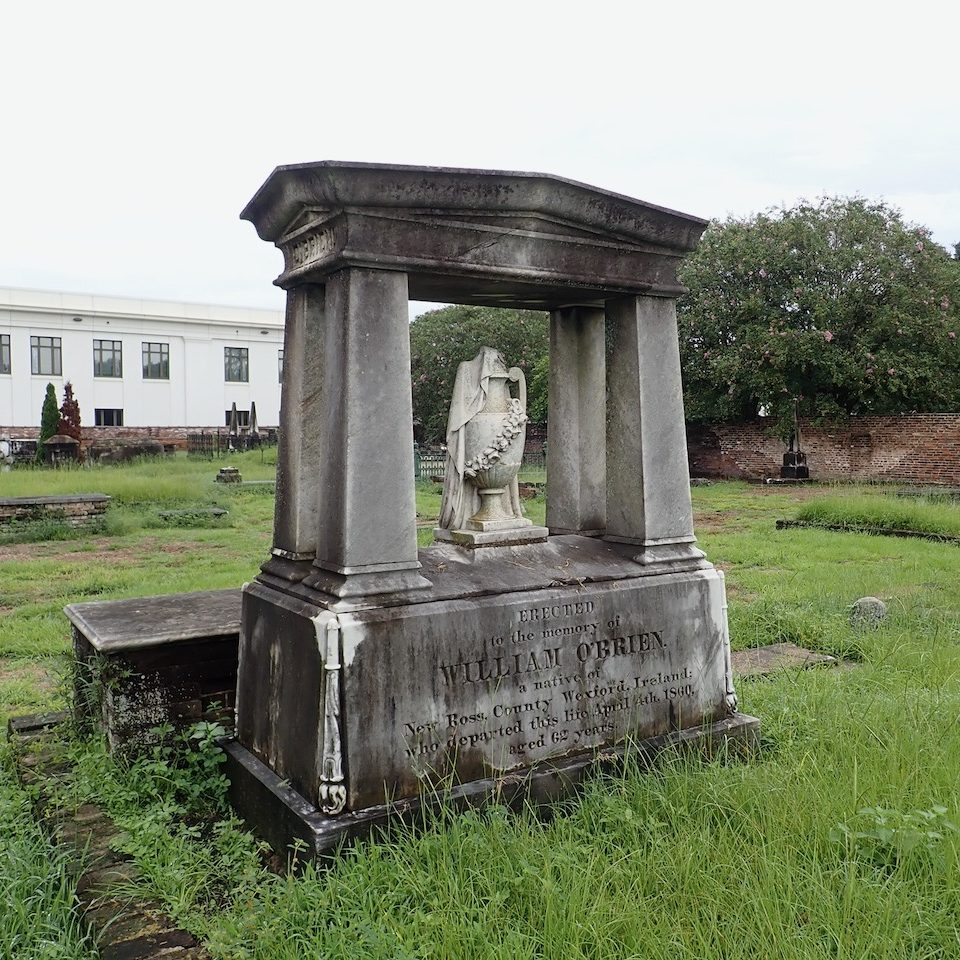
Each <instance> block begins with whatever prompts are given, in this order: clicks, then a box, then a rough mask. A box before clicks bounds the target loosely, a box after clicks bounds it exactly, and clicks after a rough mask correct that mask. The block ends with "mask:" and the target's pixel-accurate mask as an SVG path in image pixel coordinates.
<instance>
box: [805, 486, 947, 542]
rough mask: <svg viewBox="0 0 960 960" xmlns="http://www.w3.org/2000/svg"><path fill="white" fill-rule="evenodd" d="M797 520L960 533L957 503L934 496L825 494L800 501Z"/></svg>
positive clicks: (883, 528)
mask: <svg viewBox="0 0 960 960" xmlns="http://www.w3.org/2000/svg"><path fill="white" fill-rule="evenodd" d="M796 519H798V520H805V521H807V522H808V523H817V524H823V525H827V524H829V525H841V526H860V527H876V528H878V529H881V530H916V531H919V532H921V533H942V534H949V535H951V536H960V504H955V503H952V502H950V501H945V500H942V499H934V498H921V499H917V500H906V499H904V498H899V497H891V496H883V495H876V494H875V495H870V494H861V495H859V496H856V495H851V496H845V497H824V498H823V499H817V500H810V501H809V502H807V503H805V504H803V505H802V506H801V507H800V508H799V509H798V510H797V512H796Z"/></svg>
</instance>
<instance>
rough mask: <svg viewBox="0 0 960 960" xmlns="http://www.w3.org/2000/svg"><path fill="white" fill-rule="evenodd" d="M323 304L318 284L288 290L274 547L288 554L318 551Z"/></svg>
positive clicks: (306, 555)
mask: <svg viewBox="0 0 960 960" xmlns="http://www.w3.org/2000/svg"><path fill="white" fill-rule="evenodd" d="M325 308H326V291H325V290H324V288H323V287H322V286H318V285H316V284H304V285H302V286H300V287H297V288H296V289H295V290H291V291H290V292H289V293H288V294H287V313H286V324H285V327H284V334H283V384H282V387H281V390H280V440H279V444H278V449H277V501H276V509H275V511H274V520H273V553H274V554H275V555H276V556H280V557H285V558H288V559H290V560H312V559H313V558H314V557H315V556H316V551H317V524H318V513H317V511H318V507H319V502H320V493H319V489H320V488H319V483H320V478H319V477H318V475H317V473H318V464H319V462H320V457H321V439H322V429H321V424H322V423H323V403H322V398H323V394H324V380H323V370H324V368H323V358H324V350H323V343H324V336H325V334H326V323H325ZM327 389H328V390H329V389H330V388H329V387H328V388H327Z"/></svg>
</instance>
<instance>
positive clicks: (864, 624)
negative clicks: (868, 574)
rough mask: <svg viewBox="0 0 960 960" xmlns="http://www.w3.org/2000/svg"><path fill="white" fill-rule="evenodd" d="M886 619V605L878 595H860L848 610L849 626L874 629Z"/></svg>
mask: <svg viewBox="0 0 960 960" xmlns="http://www.w3.org/2000/svg"><path fill="white" fill-rule="evenodd" d="M886 619H887V605H886V604H885V603H884V602H883V601H882V600H880V599H879V598H878V597H861V598H860V599H859V600H858V601H857V602H856V603H855V604H854V605H853V607H852V608H851V610H850V626H851V627H860V628H873V629H876V628H877V627H879V626H880V624H881V623H883V621H884V620H886Z"/></svg>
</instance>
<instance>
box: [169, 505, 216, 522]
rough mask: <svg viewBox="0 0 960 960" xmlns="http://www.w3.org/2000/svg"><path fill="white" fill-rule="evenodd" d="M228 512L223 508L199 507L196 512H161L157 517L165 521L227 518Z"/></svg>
mask: <svg viewBox="0 0 960 960" xmlns="http://www.w3.org/2000/svg"><path fill="white" fill-rule="evenodd" d="M228 512H229V511H227V510H224V509H223V507H198V508H197V509H196V510H159V511H158V512H157V516H158V517H163V518H164V519H165V520H167V519H171V518H173V517H225V516H226V515H227V513H228Z"/></svg>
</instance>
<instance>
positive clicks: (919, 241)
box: [917, 240, 923, 253]
mask: <svg viewBox="0 0 960 960" xmlns="http://www.w3.org/2000/svg"><path fill="white" fill-rule="evenodd" d="M922 249H923V241H922V240H918V241H917V252H918V253H919V252H920V251H921V250H922Z"/></svg>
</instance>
